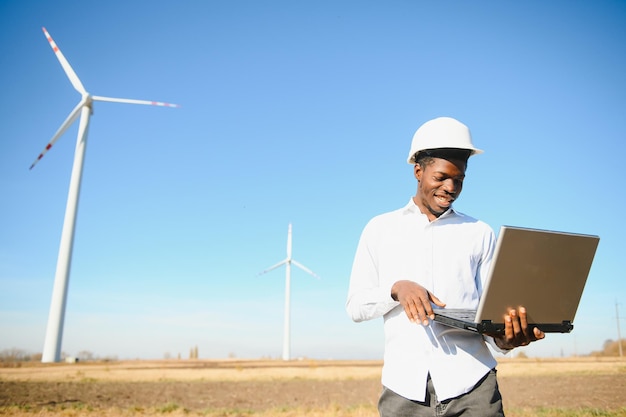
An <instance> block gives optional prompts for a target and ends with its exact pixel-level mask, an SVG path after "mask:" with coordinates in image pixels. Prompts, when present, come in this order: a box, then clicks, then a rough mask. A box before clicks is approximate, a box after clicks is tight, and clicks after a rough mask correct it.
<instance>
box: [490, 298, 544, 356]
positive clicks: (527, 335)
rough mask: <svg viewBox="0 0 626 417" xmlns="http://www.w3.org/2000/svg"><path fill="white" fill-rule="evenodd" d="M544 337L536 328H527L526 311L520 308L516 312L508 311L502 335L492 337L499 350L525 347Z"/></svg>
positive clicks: (513, 310)
mask: <svg viewBox="0 0 626 417" xmlns="http://www.w3.org/2000/svg"><path fill="white" fill-rule="evenodd" d="M544 337H546V335H545V333H544V332H542V331H541V330H539V329H538V328H536V327H533V328H529V327H528V322H527V321H526V309H525V308H524V307H520V308H519V309H518V310H515V309H512V310H510V311H509V314H506V315H505V316H504V334H500V335H498V336H494V340H495V342H496V345H498V347H499V348H501V349H513V348H516V347H518V346H526V345H528V344H529V343H531V342H534V341H536V340H540V339H543V338H544Z"/></svg>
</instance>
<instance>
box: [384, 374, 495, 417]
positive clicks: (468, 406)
mask: <svg viewBox="0 0 626 417" xmlns="http://www.w3.org/2000/svg"><path fill="white" fill-rule="evenodd" d="M378 412H379V413H380V416H381V417H443V416H445V417H457V416H463V417H504V411H503V409H502V396H501V395H500V390H499V389H498V381H497V379H496V371H495V369H492V370H491V371H490V372H489V373H488V374H487V375H485V376H484V377H483V379H481V380H480V381H478V383H477V384H476V386H474V388H473V389H472V390H471V391H470V392H468V393H467V394H463V395H461V396H459V397H455V398H452V399H449V400H445V401H442V402H439V401H438V400H437V394H436V393H435V388H434V386H433V382H432V381H431V379H430V375H429V376H428V386H427V392H426V399H425V401H424V402H419V401H412V400H409V399H406V398H404V397H402V396H400V395H398V394H396V393H395V392H393V391H391V390H390V389H388V388H383V392H382V394H381V396H380V399H379V401H378Z"/></svg>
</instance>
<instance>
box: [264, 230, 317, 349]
mask: <svg viewBox="0 0 626 417" xmlns="http://www.w3.org/2000/svg"><path fill="white" fill-rule="evenodd" d="M291 264H294V265H295V266H297V267H298V268H300V269H302V270H303V271H304V272H306V273H308V274H310V275H312V276H314V277H315V278H318V279H319V276H318V275H317V274H316V273H315V272H313V271H311V270H310V269H309V268H307V267H306V266H304V265H302V264H301V263H299V262H298V261H296V260H295V259H292V258H291V223H289V229H288V231H287V258H286V259H284V260H282V261H280V262H279V263H277V264H276V265H273V266H271V267H269V268H268V269H266V270H265V271H263V272H261V273H260V274H259V275H262V274H265V273H267V272H270V271H272V270H274V269H276V268H278V267H279V266H282V265H285V323H284V327H283V360H284V361H288V360H289V359H290V355H291V353H290V350H291V339H290V333H289V328H290V321H291V320H290V316H291Z"/></svg>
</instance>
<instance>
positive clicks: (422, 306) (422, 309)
mask: <svg viewBox="0 0 626 417" xmlns="http://www.w3.org/2000/svg"><path fill="white" fill-rule="evenodd" d="M416 308H417V313H418V314H419V318H420V320H421V322H422V324H423V325H424V326H428V323H429V322H428V317H430V316H431V315H433V316H434V313H433V308H432V307H431V306H430V301H428V299H422V298H419V299H418V302H417V305H416Z"/></svg>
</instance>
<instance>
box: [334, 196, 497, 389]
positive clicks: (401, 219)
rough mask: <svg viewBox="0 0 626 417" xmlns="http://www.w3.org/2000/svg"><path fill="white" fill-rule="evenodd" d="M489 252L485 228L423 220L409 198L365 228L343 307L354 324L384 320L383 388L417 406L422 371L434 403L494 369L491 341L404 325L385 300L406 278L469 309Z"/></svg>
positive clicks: (466, 220) (457, 217) (450, 217)
mask: <svg viewBox="0 0 626 417" xmlns="http://www.w3.org/2000/svg"><path fill="white" fill-rule="evenodd" d="M494 248H495V235H494V233H493V230H492V229H491V227H489V226H488V225H487V224H486V223H484V222H482V221H479V220H476V219H474V218H472V217H469V216H466V215H464V214H461V213H458V212H456V211H454V210H453V209H449V210H448V211H447V212H446V213H444V214H442V215H441V216H440V217H439V218H437V219H436V220H434V221H432V222H431V221H429V220H428V218H427V217H426V215H424V214H422V213H421V212H420V210H419V208H418V207H417V206H416V205H415V203H414V202H413V199H411V201H410V202H409V204H407V205H406V206H405V207H404V208H402V209H399V210H395V211H392V212H389V213H385V214H382V215H379V216H376V217H374V218H373V219H372V220H370V222H369V223H368V224H367V225H366V227H365V229H364V230H363V233H362V235H361V239H360V241H359V245H358V248H357V251H356V255H355V258H354V264H353V266H352V274H351V276H350V288H349V292H348V300H347V303H346V309H347V311H348V314H349V315H350V317H351V318H352V319H353V320H354V321H357V322H358V321H363V320H371V319H375V318H378V317H381V316H383V317H384V329H385V356H384V365H383V371H382V384H383V385H384V386H385V387H387V388H389V389H390V390H392V391H394V392H395V393H397V394H399V395H401V396H403V397H405V398H408V399H411V400H417V401H424V400H425V396H426V382H427V376H428V374H429V373H430V376H431V378H432V381H433V384H434V387H435V391H436V392H437V399H438V400H439V401H443V400H445V399H448V398H453V397H457V396H459V395H461V394H464V393H467V392H469V391H470V390H471V389H472V388H473V387H474V386H475V385H476V383H477V382H478V381H479V380H480V379H481V378H482V377H483V376H484V375H485V374H486V373H487V372H489V370H490V369H492V368H494V367H495V366H496V360H495V359H494V357H493V355H492V354H491V352H490V351H489V349H488V348H487V346H486V344H485V340H488V341H489V342H490V343H491V344H492V345H494V344H493V339H492V338H490V337H486V338H483V337H482V336H481V335H479V334H475V333H472V332H469V331H465V330H457V329H454V328H452V327H448V326H445V325H442V324H439V323H435V322H431V323H430V324H429V325H428V326H426V327H424V326H422V325H421V324H419V323H412V322H410V321H409V319H408V317H407V315H406V313H405V312H404V308H403V307H402V306H401V305H400V303H399V302H397V301H394V300H393V299H392V298H391V287H392V286H393V284H394V283H395V282H396V281H400V280H411V281H415V282H417V283H418V284H420V285H421V286H423V287H424V288H426V289H427V290H428V291H430V292H431V293H433V294H434V295H435V296H436V297H438V298H439V299H440V300H441V301H442V302H444V303H446V307H448V308H477V307H478V300H479V298H480V296H481V294H482V289H483V284H484V280H485V279H486V277H487V273H488V271H489V267H490V263H491V258H492V256H493V252H494ZM494 347H495V345H494ZM495 348H496V349H497V347H495ZM497 350H499V349H497Z"/></svg>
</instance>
